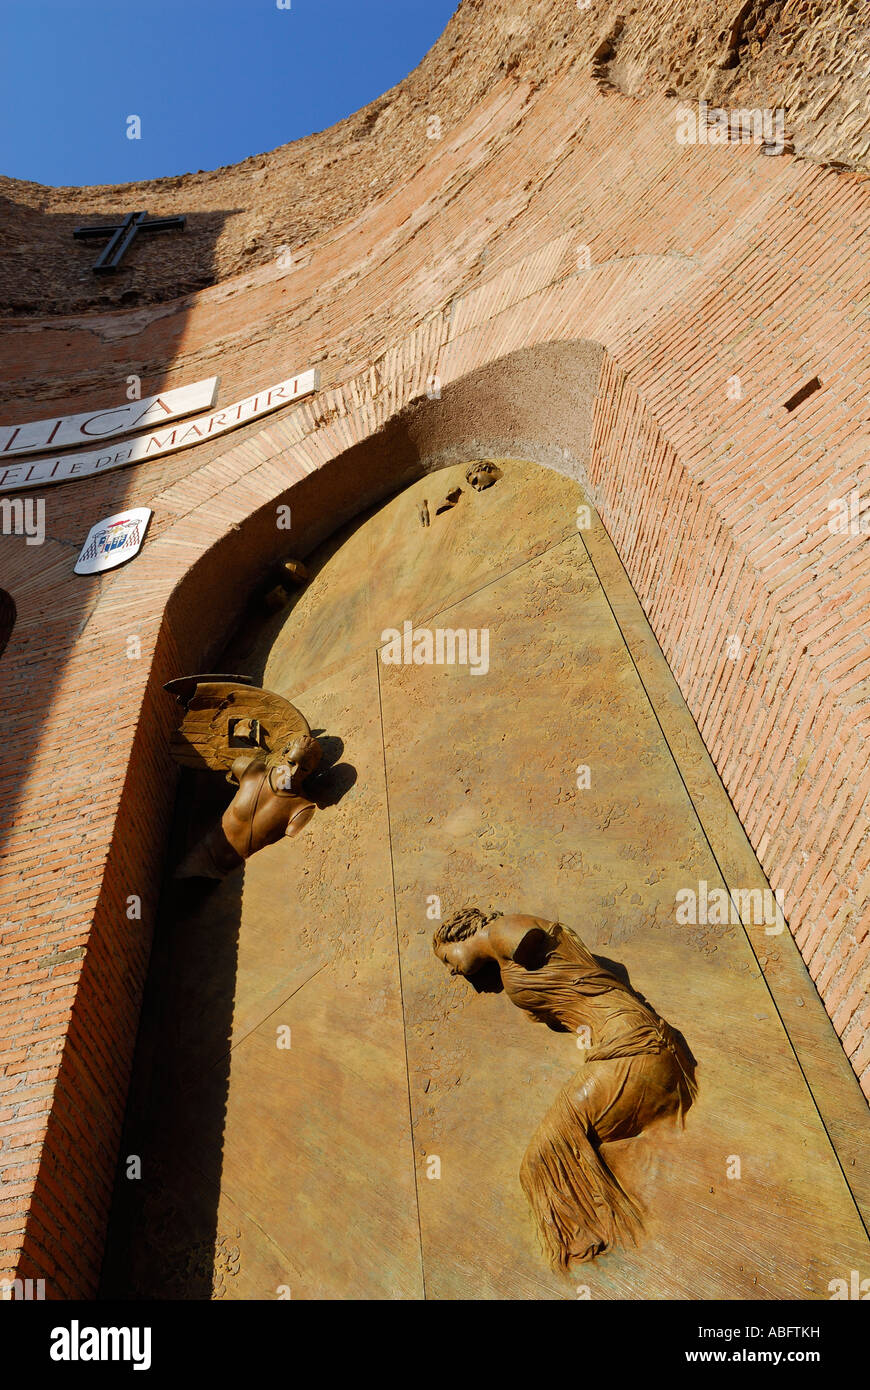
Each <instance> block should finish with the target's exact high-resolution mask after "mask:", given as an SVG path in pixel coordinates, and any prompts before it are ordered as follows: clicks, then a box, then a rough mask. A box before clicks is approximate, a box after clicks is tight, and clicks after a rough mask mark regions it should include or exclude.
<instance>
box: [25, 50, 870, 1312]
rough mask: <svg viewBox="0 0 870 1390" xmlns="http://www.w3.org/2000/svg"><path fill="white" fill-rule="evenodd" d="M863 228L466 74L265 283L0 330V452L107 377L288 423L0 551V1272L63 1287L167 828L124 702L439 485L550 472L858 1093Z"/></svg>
mask: <svg viewBox="0 0 870 1390" xmlns="http://www.w3.org/2000/svg"><path fill="white" fill-rule="evenodd" d="M868 222H870V199H868V197H867V191H866V184H865V182H864V181H863V180H862V179H861V178H859V177H857V176H853V175H841V174H836V173H833V172H829V171H824V170H820V169H818V168H815V167H813V166H810V165H808V164H806V163H802V162H800V161H797V160H795V159H793V158H791V157H789V156H788V155H785V156H783V157H781V158H772V159H769V158H764V157H763V156H761V155H760V154H759V152H758V151H757V149H755V148H753V147H748V146H728V147H722V148H710V147H687V146H681V145H678V144H677V143H676V142H675V140H674V131H673V117H672V103H670V102H669V101H668V100H666V99H665V98H659V97H650V98H645V99H643V100H637V101H629V100H628V99H626V98H624V97H621V96H619V95H617V94H613V93H611V94H602V92H601V91H600V90H599V88H598V86H597V85H596V82H595V81H594V80H593V79H592V78H589V77H586V76H584V75H583V74H579V73H577V72H571V73H566V74H564V75H562V76H556V77H553V78H552V79H551V80H550V81H549V82H548V83H545V84H543V85H542V86H541V87H539V88H538V89H536V90H535V89H533V87H532V84H530V83H527V84H523V83H518V82H516V81H514V80H509V79H504V81H503V82H501V84H500V85H496V86H495V87H494V88H493V89H492V91H491V92H490V93H489V94H488V95H487V97H486V98H485V99H482V100H481V102H480V103H479V104H478V106H477V107H476V108H475V110H474V111H473V112H472V113H470V114H469V116H468V117H467V118H466V120H465V121H464V122H463V123H462V124H461V125H460V126H459V127H458V128H457V129H456V130H454V131H452V132H451V135H450V137H449V139H447V140H445V141H444V142H443V144H442V146H441V147H440V148H439V150H438V152H437V154H436V155H434V156H433V158H432V159H431V161H429V162H428V163H427V164H426V165H425V166H424V167H422V168H421V169H420V170H419V171H418V173H417V174H416V176H415V177H413V178H411V179H409V180H408V181H407V182H406V183H404V184H403V185H402V186H401V187H400V188H395V189H393V190H391V192H390V193H389V194H387V195H385V196H382V197H379V198H377V199H376V200H375V202H374V203H372V204H371V206H370V207H369V208H368V209H367V210H366V211H365V213H364V214H362V215H360V216H359V217H357V218H355V219H354V220H352V221H351V222H349V223H348V224H346V225H343V226H341V227H339V228H337V229H335V230H333V231H332V232H330V234H329V235H328V236H325V237H324V239H323V241H322V243H318V244H317V245H315V246H314V247H313V249H312V256H311V259H310V262H309V263H308V265H306V266H303V267H301V268H300V269H299V270H296V271H294V272H292V273H291V274H290V275H285V274H282V273H280V272H278V271H277V270H275V269H274V267H265V268H263V269H261V270H260V271H257V272H255V273H253V274H251V275H247V276H243V277H240V278H239V279H237V280H234V281H228V282H226V283H225V284H222V285H220V286H217V287H215V288H212V289H209V290H205V291H203V292H202V293H201V294H200V295H197V296H194V297H192V298H190V299H188V300H185V301H182V302H177V303H174V304H168V305H165V306H162V307H150V308H148V309H137V310H130V311H127V312H125V313H118V314H115V315H109V314H106V315H91V316H86V317H82V318H79V319H67V320H57V319H44V320H40V319H28V320H27V321H24V322H18V323H14V322H6V323H5V324H3V325H2V332H0V365H2V368H3V370H4V372H5V373H6V374H7V375H8V376H9V378H10V379H11V380H12V381H13V383H14V384H15V386H14V391H13V394H14V397H15V399H14V403H13V406H11V407H10V410H9V413H8V418H9V419H10V420H14V419H18V420H21V419H26V418H34V417H35V416H42V415H44V414H47V413H49V411H50V410H52V409H55V408H57V409H59V410H63V409H65V410H68V411H73V410H81V409H84V408H86V407H87V406H88V405H91V404H93V405H111V404H113V403H116V402H117V400H118V399H120V398H122V397H123V393H124V383H125V380H126V377H127V375H128V374H129V373H130V372H139V373H141V374H142V376H143V382H142V389H143V394H146V393H149V392H150V391H152V390H158V389H160V387H161V386H169V385H178V384H181V383H183V382H186V381H191V380H194V379H197V378H199V377H202V376H205V375H207V374H209V373H211V372H212V371H214V372H217V373H219V374H220V375H221V377H222V388H221V402H222V403H227V402H229V401H232V400H234V399H239V398H240V397H241V396H243V395H244V394H245V393H246V391H248V390H251V389H256V388H258V387H262V386H265V385H268V384H271V383H272V382H274V381H278V380H280V379H282V378H283V377H286V376H287V375H288V373H289V372H292V371H294V370H297V369H301V368H304V367H307V366H309V365H320V367H321V369H322V372H323V389H322V390H321V392H320V393H319V395H318V396H317V397H316V399H315V400H314V401H312V402H310V403H306V404H303V405H301V406H299V407H295V408H291V409H290V410H288V411H285V412H282V413H280V414H278V415H276V416H274V417H270V418H269V420H268V421H267V422H266V423H265V424H261V425H259V426H258V425H256V424H254V425H249V426H247V427H245V428H244V429H243V430H241V431H239V432H238V433H237V434H235V435H233V436H231V437H229V438H227V439H224V440H215V441H213V442H211V443H206V444H203V445H201V446H198V447H197V448H196V449H193V450H190V451H188V452H186V453H181V454H177V455H174V456H170V457H168V458H165V459H162V460H157V461H154V462H153V463H149V464H147V465H143V466H140V467H138V468H133V469H129V470H125V471H121V472H118V473H114V474H106V475H104V476H103V477H101V478H99V479H93V480H89V481H82V482H75V483H70V484H67V485H64V486H63V487H60V488H57V489H49V490H47V492H46V500H47V503H48V506H47V539H46V542H45V544H44V545H43V546H41V547H39V548H36V547H27V546H26V545H25V543H24V540H23V538H20V537H18V538H14V537H4V540H3V552H2V557H0V582H2V583H3V584H4V585H5V587H6V588H7V589H8V590H9V592H10V593H11V594H12V596H13V598H14V600H15V603H16V606H17V609H18V621H17V623H16V626H15V629H14V631H13V633H12V636H11V639H10V642H9V646H8V648H7V650H6V652H5V654H4V656H3V659H2V663H0V677H2V678H3V680H4V686H5V689H6V696H7V698H6V705H7V708H8V709H9V712H10V713H9V721H8V722H9V732H8V734H7V740H8V746H10V747H13V748H14V749H15V750H16V758H15V760H14V761H13V762H11V763H9V765H8V768H7V771H6V773H5V775H4V781H3V786H2V798H3V808H4V813H5V815H4V820H5V824H6V834H5V843H4V855H5V860H6V862H5V877H4V883H5V887H4V889H3V890H2V891H3V894H4V898H3V903H2V914H3V920H4V923H5V929H4V933H3V941H2V946H0V953H2V954H0V972H2V975H0V980H2V986H0V1045H2V1049H3V1051H2V1074H0V1126H2V1130H0V1143H2V1147H0V1181H2V1184H3V1187H2V1190H0V1220H2V1225H0V1253H3V1255H4V1257H3V1259H0V1266H4V1267H8V1268H10V1269H12V1268H16V1267H19V1268H20V1271H21V1272H22V1273H23V1274H24V1275H31V1276H34V1275H35V1276H37V1277H46V1278H47V1279H48V1281H49V1286H50V1289H51V1290H53V1291H54V1292H55V1293H56V1294H60V1295H61V1296H63V1295H68V1294H71V1293H74V1292H81V1291H89V1290H91V1289H92V1288H93V1287H94V1284H95V1279H96V1274H97V1270H98V1267H99V1261H100V1251H101V1242H102V1231H103V1227H104V1222H105V1215H106V1210H107V1204H108V1200H109V1193H110V1186H111V1176H112V1170H113V1164H114V1159H115V1151H116V1147H117V1141H118V1134H119V1132H120V1129H119V1127H120V1120H121V1115H122V1111H123V1104H124V1097H125V1090H126V1085H127V1076H128V1070H129V1063H130V1057H131V1053H132V1047H133V1041H134V1036H135V1029H136V1020H137V1016H138V1007H139V999H140V995H141V986H142V980H143V978H144V972H145V968H146V963H147V956H148V949H149V942H150V931H151V917H152V913H153V906H154V900H155V897H156V892H157V887H158V876H159V867H160V861H161V855H162V845H163V829H162V826H163V824H164V823H165V817H166V812H167V810H168V808H169V804H170V801H171V796H172V773H171V769H170V767H169V763H168V759H167V756H166V753H165V747H164V735H165V732H166V729H167V725H168V721H169V720H170V718H171V715H172V711H171V708H167V707H166V706H167V701H166V698H165V696H163V694H162V692H161V691H160V684H161V682H162V681H163V680H165V679H168V678H169V677H170V676H172V675H175V674H177V673H178V672H179V671H181V670H186V669H190V667H191V666H196V665H198V664H199V662H200V660H202V661H205V660H207V655H208V652H209V650H214V649H215V648H216V647H217V646H219V645H221V644H222V641H223V637H224V635H225V630H226V626H227V625H228V624H229V623H231V622H232V621H233V620H234V619H235V618H236V616H237V615H238V613H239V612H240V611H241V606H242V604H243V601H244V599H245V597H246V594H247V592H248V590H249V587H250V586H251V585H252V584H254V583H255V582H257V581H258V580H259V579H260V578H261V577H262V576H263V575H264V574H265V573H266V571H267V569H268V565H269V563H270V562H271V561H272V559H273V558H274V557H275V556H276V555H277V554H279V553H280V552H281V551H283V552H284V553H286V549H287V548H288V539H289V545H290V546H292V547H293V548H294V549H295V548H296V547H297V546H298V548H299V553H302V552H303V551H304V550H305V549H307V548H309V547H310V546H311V545H313V544H315V543H316V541H317V540H318V539H319V538H321V537H322V536H324V535H326V534H328V533H329V532H330V531H332V530H333V529H334V528H335V527H336V526H337V525H338V524H340V522H341V521H342V520H343V519H344V518H345V517H347V516H350V515H352V514H353V513H354V512H355V511H357V510H359V509H360V508H361V507H362V506H364V505H366V503H368V502H371V501H374V500H376V499H377V498H378V497H382V496H384V495H386V493H388V492H389V491H390V490H391V489H393V488H395V487H397V486H399V485H400V484H401V483H402V482H403V481H405V480H406V479H407V478H409V477H411V476H414V473H415V470H419V469H422V468H426V467H431V466H433V465H437V464H438V463H440V462H443V461H446V460H448V459H449V458H451V457H455V456H456V452H457V451H462V450H471V451H472V452H473V451H475V450H476V449H478V448H484V449H492V450H493V451H495V450H498V451H499V452H505V453H510V452H516V453H518V454H521V455H523V456H525V457H531V458H533V459H539V460H540V461H541V462H544V463H547V464H548V465H550V466H555V467H561V468H563V469H564V470H565V471H569V472H570V471H572V470H575V469H582V470H584V473H585V476H586V478H587V479H588V482H589V484H590V486H591V488H592V491H593V494H594V496H595V497H596V500H597V503H598V506H599V508H600V512H601V515H602V518H603V520H604V522H605V525H606V526H607V528H608V530H609V532H610V534H611V536H612V538H613V539H614V541H615V543H616V545H617V547H618V549H619V552H620V554H621V556H622V558H623V561H624V563H625V565H626V568H627V569H628V572H629V575H630V577H631V579H632V582H633V583H634V586H635V588H636V591H637V593H638V595H639V597H640V599H641V601H642V603H643V605H644V608H645V610H646V612H647V614H648V616H649V619H650V623H651V625H652V627H653V630H654V631H655V633H656V635H657V637H658V639H659V641H660V643H661V645H662V647H663V649H664V651H665V654H666V656H667V657H668V660H669V661H670V663H671V666H672V669H673V670H674V673H675V675H676V677H677V680H678V681H679V684H680V688H681V690H682V692H683V695H684V696H685V698H686V700H687V703H688V704H689V707H690V709H691V710H692V712H693V714H694V716H695V718H696V720H697V722H698V725H699V728H700V729H701V732H702V734H703V735H704V738H705V741H706V743H707V747H708V748H709V750H710V752H711V754H712V756H713V758H714V760H715V762H716V766H717V768H718V769H719V771H720V773H721V775H722V777H723V780H724V782H725V785H726V788H727V789H728V790H729V792H730V794H731V797H732V799H733V801H734V803H735V805H736V806H737V808H738V810H739V811H740V813H741V816H742V819H743V823H744V825H745V827H746V829H747V831H748V833H749V835H750V838H751V840H752V843H753V846H754V847H755V849H756V852H757V853H758V856H759V858H760V860H761V862H762V864H763V866H764V868H765V870H766V872H767V874H768V876H769V878H770V880H771V883H772V884H773V885H774V887H782V888H783V890H784V892H785V903H786V916H787V917H788V919H789V922H790V926H791V928H792V930H793V932H794V933H795V936H796V938H797V940H798V942H799V944H800V946H801V949H802V951H803V954H804V957H805V959H806V960H807V962H808V965H809V968H810V970H811V972H812V974H813V977H814V979H815V980H816V983H817V985H818V988H819V991H820V993H821V994H822V997H823V999H824V1001H825V1005H826V1007H827V1009H828V1012H829V1014H830V1015H831V1017H832V1019H833V1022H834V1026H835V1027H836V1029H837V1031H838V1033H839V1035H840V1037H841V1039H842V1041H843V1046H844V1048H845V1050H846V1052H847V1053H848V1055H849V1057H850V1059H851V1061H852V1064H853V1066H854V1068H855V1071H856V1073H857V1074H858V1075H859V1076H860V1077H861V1078H862V1080H863V1084H864V1086H865V1089H870V1051H868V1043H867V1041H866V1022H867V1004H866V999H865V980H866V959H867V920H868V867H870V836H868V816H867V806H868V792H870V779H868V774H867V772H866V766H867V759H866V731H867V725H866V721H867V716H868V688H867V682H868V679H870V659H868V654H867V648H866V641H865V637H864V623H865V619H864V612H865V609H866V603H867V597H868V589H870V577H868V568H867V563H866V558H865V555H866V540H862V537H861V536H860V535H852V534H849V533H844V534H837V533H834V532H832V531H831V529H830V528H829V526H828V521H829V519H830V516H831V513H830V511H829V503H830V502H831V501H832V500H834V499H836V498H839V497H843V496H846V495H847V494H848V493H849V492H850V490H852V489H858V490H859V491H860V493H861V495H862V496H863V495H865V494H866V488H867V486H868V485H870V472H868V464H867V450H866V445H867V442H868V440H867V433H866V426H865V425H864V424H863V423H862V422H863V417H864V411H863V403H864V402H865V401H866V398H867V395H868V391H870V369H868V366H867V362H868V359H867V354H866V339H865V337H864V335H863V329H862V327H861V321H860V316H859V314H858V313H857V312H856V308H855V305H856V303H857V300H858V297H859V296H860V294H861V293H862V289H861V286H862V285H863V269H862V265H861V261H860V252H859V251H858V250H856V247H857V246H858V240H859V233H861V232H863V231H864V230H866V227H867V224H868ZM587 262H588V267H589V268H586V265H587ZM556 344H557V345H558V346H554V345H556ZM514 354H516V355H514ZM814 376H818V377H819V379H820V381H821V388H820V389H819V390H818V391H816V392H815V393H814V394H813V395H811V396H809V397H808V398H807V399H806V400H805V401H804V403H803V404H801V405H800V406H798V407H796V408H794V409H793V410H791V411H788V410H786V409H785V407H784V402H785V401H786V400H787V399H789V398H790V397H791V396H793V395H794V393H795V391H796V390H797V389H798V388H799V387H801V386H802V385H803V384H804V383H805V382H806V381H807V380H808V379H809V378H811V377H814ZM737 378H739V394H738V393H737V391H736V390H735V388H734V385H733V383H734V381H735V379H737ZM30 383H35V391H34V392H33V393H32V392H31V386H30ZM427 387H428V389H429V391H430V392H431V393H432V397H433V398H432V399H430V398H429V397H428V396H427ZM439 391H440V399H439V398H438V392H439ZM46 407H47V408H46ZM278 501H290V502H291V505H292V507H293V514H294V530H293V531H292V532H291V533H290V535H289V538H288V534H287V533H286V532H279V531H277V528H276V527H275V525H274V508H275V505H276V503H277V502H278ZM137 504H138V505H149V506H151V507H153V508H154V512H155V517H154V522H153V524H152V528H151V532H150V534H149V539H148V541H147V543H146V546H145V548H144V549H143V552H142V554H141V555H140V556H139V558H138V559H137V560H136V561H135V563H134V564H133V565H131V566H129V567H128V568H126V569H122V570H119V571H117V572H115V573H112V574H109V575H106V576H105V577H103V578H102V579H83V580H76V579H74V577H73V575H72V566H73V563H74V560H75V556H76V554H77V551H78V548H79V546H80V544H81V542H82V541H83V539H84V535H85V534H86V532H87V530H88V529H89V527H90V525H91V524H93V522H94V521H95V520H97V519H99V518H100V517H102V516H105V515H107V514H109V513H110V512H112V511H113V510H117V507H118V506H120V505H137ZM131 637H135V638H137V639H138V644H139V645H138V648H137V647H136V644H135V643H134V644H132V650H133V651H135V650H137V649H138V650H139V651H140V652H141V655H140V656H138V657H137V656H135V655H133V656H131V655H130V651H131V645H130V644H129V643H128V638H131ZM734 637H737V638H738V639H739V646H738V647H737V649H736V650H737V656H736V658H735V659H733V660H732V659H731V658H730V656H729V652H730V650H731V649H732V646H730V645H729V639H731V638H734ZM133 894H135V895H138V896H141V898H142V904H143V905H142V918H141V920H140V919H136V918H133V919H131V918H129V917H128V915H127V910H128V898H129V897H130V895H133ZM0 1272H2V1271H0Z"/></svg>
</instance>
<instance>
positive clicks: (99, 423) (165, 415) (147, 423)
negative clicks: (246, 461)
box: [0, 376, 219, 460]
mask: <svg viewBox="0 0 870 1390" xmlns="http://www.w3.org/2000/svg"><path fill="white" fill-rule="evenodd" d="M218 380H219V378H218V377H216V376H211V377H209V378H208V380H206V381H195V382H194V383H193V385H192V386H178V387H176V389H175V390H174V391H161V393H160V395H159V396H146V397H144V399H143V400H141V401H127V402H126V403H125V404H124V405H116V406H112V407H111V409H109V410H87V411H85V413H84V414H83V415H61V416H55V418H54V419H52V420H28V422H27V423H26V424H24V425H0V460H2V459H4V458H6V457H12V456H14V455H15V454H36V453H41V452H44V451H45V450H46V449H74V448H75V447H76V445H80V444H92V443H93V442H94V440H97V441H99V440H101V439H111V438H113V437H114V436H115V435H121V434H132V433H133V431H134V430H140V429H148V428H150V427H151V426H153V425H165V424H166V423H167V421H169V420H177V419H179V418H180V417H181V416H182V415H192V414H193V412H194V411H196V410H208V409H209V407H210V406H213V405H214V402H215V396H216V395H217V389H218Z"/></svg>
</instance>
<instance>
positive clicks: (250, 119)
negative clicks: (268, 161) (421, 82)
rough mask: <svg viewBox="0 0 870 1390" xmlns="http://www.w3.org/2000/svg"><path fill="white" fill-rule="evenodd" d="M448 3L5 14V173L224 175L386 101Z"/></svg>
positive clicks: (113, 177)
mask: <svg viewBox="0 0 870 1390" xmlns="http://www.w3.org/2000/svg"><path fill="white" fill-rule="evenodd" d="M280 3H281V4H286V3H287V0H280ZM457 4H458V0H290V8H289V9H285V8H279V0H0V75H2V76H0V173H2V174H7V175H10V176H12V177H14V178H20V179H32V180H33V181H34V182H36V183H46V184H53V185H60V184H90V183H126V182H128V181H129V180H131V179H140V178H149V179H150V178H156V177H159V176H160V175H165V174H183V173H188V172H190V171H195V170H197V169H216V168H217V167H218V166H219V165H221V164H234V163H236V162H237V161H238V160H240V159H245V158H246V157H247V156H248V155H250V154H258V153H260V152H261V151H263V150H270V149H274V147H275V146H276V145H283V144H286V142H287V141H289V140H296V139H298V138H299V137H300V136H303V135H308V134H310V133H311V132H312V131H315V130H323V129H325V127H327V126H330V125H332V124H334V122H335V121H338V120H341V118H342V117H344V116H347V115H349V114H350V112H352V111H356V110H358V109H359V108H360V107H361V106H365V105H366V104H367V103H368V102H369V101H372V100H373V99H374V98H375V97H376V96H380V94H381V93H382V92H385V91H386V90H387V89H388V88H389V87H393V86H395V84H396V83H397V82H399V81H401V79H402V78H403V77H404V76H405V75H406V73H408V72H410V70H411V69H412V68H414V67H416V66H417V64H418V63H419V62H420V60H421V58H422V57H423V55H424V54H425V53H426V52H427V51H428V49H430V48H431V47H432V44H433V43H434V42H435V40H436V39H437V38H438V37H439V35H440V34H441V33H442V32H443V31H444V29H445V27H446V25H447V21H448V20H449V18H450V16H451V15H452V14H453V13H454V11H455V10H456V8H457ZM131 115H137V116H139V117H140V119H141V123H142V138H141V139H140V140H130V139H128V138H127V135H126V131H127V117H128V116H131Z"/></svg>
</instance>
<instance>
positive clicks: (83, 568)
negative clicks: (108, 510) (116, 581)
mask: <svg viewBox="0 0 870 1390" xmlns="http://www.w3.org/2000/svg"><path fill="white" fill-rule="evenodd" d="M150 520H151V508H150V507H131V509H130V510H129V511H126V512H116V513H115V515H114V516H107V517H106V518H105V520H104V521H98V522H97V524H96V525H95V526H92V527H91V529H90V531H89V532H88V537H87V540H86V541H85V543H84V545H83V546H82V552H81V554H80V555H79V558H78V559H77V560H76V564H75V573H76V574H102V573H103V571H104V570H113V569H116V568H117V567H118V565H123V564H124V563H125V562H126V561H127V560H132V558H133V556H134V555H138V554H139V551H140V550H141V548H142V542H143V541H144V539H145V532H146V531H147V530H148V522H149V521H150Z"/></svg>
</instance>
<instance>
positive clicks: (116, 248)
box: [73, 212, 187, 275]
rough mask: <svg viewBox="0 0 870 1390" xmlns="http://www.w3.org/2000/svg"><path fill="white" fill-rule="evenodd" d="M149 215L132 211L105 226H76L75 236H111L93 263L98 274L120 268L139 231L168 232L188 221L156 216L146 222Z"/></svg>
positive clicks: (184, 218)
mask: <svg viewBox="0 0 870 1390" xmlns="http://www.w3.org/2000/svg"><path fill="white" fill-rule="evenodd" d="M147 216H148V214H147V212H131V213H130V214H129V215H128V216H127V217H125V218H124V221H123V222H120V223H118V222H113V223H109V225H108V226H103V227H76V229H75V231H74V232H73V236H74V237H79V238H80V239H84V238H85V237H110V238H111V240H110V241H109V244H108V246H105V247H104V248H103V250H102V251H101V253H100V255H99V258H98V259H97V260H96V261H94V264H93V269H94V270H95V271H97V272H98V274H102V275H105V274H106V273H107V272H108V271H112V270H117V269H118V266H119V265H120V264H121V261H122V260H123V257H124V255H125V253H126V252H127V251H128V250H129V248H130V246H131V244H132V242H133V239H134V237H135V236H136V233H137V232H167V231H171V230H172V229H173V228H175V227H177V228H179V230H181V229H182V228H183V227H184V225H185V223H186V222H187V218H186V217H155V218H154V221H153V222H146V221H145V218H146V217H147Z"/></svg>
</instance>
